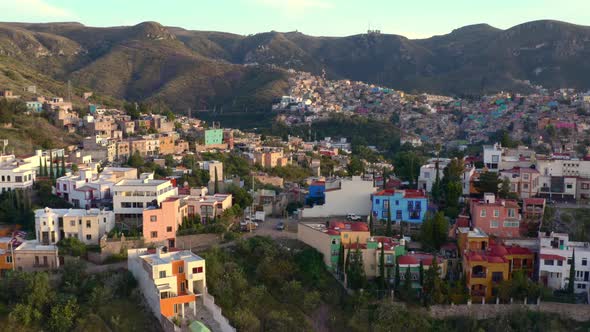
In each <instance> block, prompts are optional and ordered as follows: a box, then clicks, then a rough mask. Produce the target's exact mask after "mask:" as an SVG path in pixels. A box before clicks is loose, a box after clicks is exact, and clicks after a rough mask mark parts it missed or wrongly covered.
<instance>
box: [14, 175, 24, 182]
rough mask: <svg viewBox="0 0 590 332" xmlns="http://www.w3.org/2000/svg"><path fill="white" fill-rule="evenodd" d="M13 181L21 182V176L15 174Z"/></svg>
mask: <svg viewBox="0 0 590 332" xmlns="http://www.w3.org/2000/svg"><path fill="white" fill-rule="evenodd" d="M14 181H15V182H23V177H22V176H15V177H14Z"/></svg>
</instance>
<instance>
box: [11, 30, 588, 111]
mask: <svg viewBox="0 0 590 332" xmlns="http://www.w3.org/2000/svg"><path fill="white" fill-rule="evenodd" d="M0 65H2V66H3V67H4V69H3V70H4V71H5V72H6V70H8V71H14V72H22V71H29V72H30V73H29V74H28V75H29V77H36V76H37V75H36V74H33V73H39V76H40V77H46V78H47V79H48V80H55V81H57V82H60V81H61V82H64V81H66V80H71V81H72V83H73V85H74V86H75V87H77V88H80V89H84V87H87V88H88V89H92V90H94V91H97V92H100V93H103V94H106V95H109V96H113V97H115V98H118V99H127V100H148V101H149V100H152V101H164V102H166V103H168V104H170V105H171V107H172V108H173V109H175V110H177V111H182V110H185V109H186V108H188V107H191V108H193V109H203V108H209V109H212V108H214V107H217V108H218V109H219V108H220V107H221V106H223V107H224V108H225V109H226V110H231V111H243V110H246V109H249V110H258V111H261V110H268V105H269V103H270V101H271V99H272V98H273V97H276V96H279V95H281V94H282V93H284V92H285V91H286V89H287V88H288V85H287V80H286V78H287V75H288V74H287V73H286V71H285V69H296V70H304V71H310V72H313V73H316V74H319V73H321V72H322V71H324V70H325V72H326V74H327V75H328V77H329V78H335V79H337V78H349V79H354V80H362V81H367V82H371V83H378V84H381V85H385V86H390V87H393V88H396V89H401V90H405V91H410V92H411V91H419V92H423V91H424V92H433V93H443V94H452V95H461V94H481V93H488V92H495V91H499V90H515V91H525V92H526V91H528V90H530V89H531V87H532V85H543V86H545V87H547V88H560V87H572V88H578V89H588V88H590V78H589V77H590V27H586V26H579V25H573V24H569V23H564V22H558V21H535V22H529V23H524V24H521V25H517V26H515V27H512V28H510V29H507V30H501V29H496V28H494V27H491V26H489V25H486V24H478V25H472V26H467V27H463V28H459V29H456V30H454V31H452V32H451V33H449V34H446V35H442V36H434V37H431V38H428V39H419V40H411V39H407V38H405V37H403V36H398V35H388V34H370V35H368V34H359V35H354V36H348V37H313V36H307V35H304V34H302V33H299V32H288V33H281V32H276V31H271V32H266V33H260V34H256V35H250V36H241V35H235V34H230V33H223V32H212V31H190V30H185V29H182V28H178V27H164V26H162V25H160V24H159V23H156V22H144V23H141V24H138V25H135V26H129V27H127V26H126V27H110V28H94V27H86V26H84V25H82V24H79V23H44V24H27V23H0ZM0 75H2V72H0ZM5 76H6V75H5ZM13 83H14V82H13ZM22 83H24V82H22ZM0 84H7V83H5V82H4V81H2V80H1V77H0ZM13 85H14V84H13ZM62 85H63V83H62ZM8 86H11V85H10V84H8Z"/></svg>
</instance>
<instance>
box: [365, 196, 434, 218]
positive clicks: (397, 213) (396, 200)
mask: <svg viewBox="0 0 590 332" xmlns="http://www.w3.org/2000/svg"><path fill="white" fill-rule="evenodd" d="M371 200H372V207H371V212H372V213H373V217H374V218H375V219H376V220H387V221H398V222H400V221H404V222H409V223H417V224H418V223H422V222H423V221H424V217H425V216H426V211H427V210H428V198H427V196H426V193H425V192H424V191H422V190H409V189H408V190H382V191H380V192H377V193H375V194H373V195H372V196H371ZM389 211H391V215H389Z"/></svg>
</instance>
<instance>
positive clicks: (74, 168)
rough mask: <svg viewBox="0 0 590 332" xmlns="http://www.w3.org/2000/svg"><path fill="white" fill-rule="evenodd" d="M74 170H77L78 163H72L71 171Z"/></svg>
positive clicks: (74, 171) (73, 171)
mask: <svg viewBox="0 0 590 332" xmlns="http://www.w3.org/2000/svg"><path fill="white" fill-rule="evenodd" d="M76 172H78V165H77V164H72V173H76Z"/></svg>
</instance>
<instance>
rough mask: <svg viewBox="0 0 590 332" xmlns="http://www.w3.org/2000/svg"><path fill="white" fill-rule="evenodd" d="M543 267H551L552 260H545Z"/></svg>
mask: <svg viewBox="0 0 590 332" xmlns="http://www.w3.org/2000/svg"><path fill="white" fill-rule="evenodd" d="M545 265H553V260H552V259H546V260H545Z"/></svg>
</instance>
